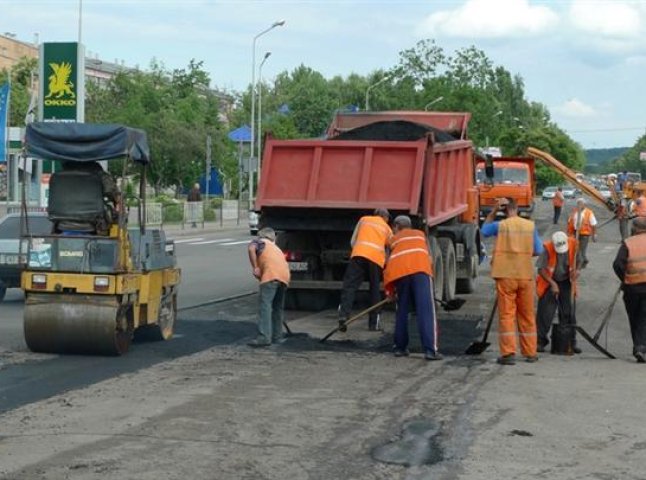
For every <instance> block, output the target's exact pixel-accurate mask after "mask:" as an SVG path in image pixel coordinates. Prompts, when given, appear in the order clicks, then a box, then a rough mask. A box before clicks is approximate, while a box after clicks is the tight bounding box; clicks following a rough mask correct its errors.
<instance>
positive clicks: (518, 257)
mask: <svg viewBox="0 0 646 480" xmlns="http://www.w3.org/2000/svg"><path fill="white" fill-rule="evenodd" d="M501 210H504V211H505V213H506V215H507V218H505V219H504V220H501V221H500V222H494V218H495V216H496V214H497V213H498V212H499V211H501ZM480 232H481V233H482V234H483V235H484V236H485V237H496V244H495V246H494V250H493V256H492V259H491V276H492V277H493V279H494V280H495V281H496V295H497V298H498V312H499V324H498V343H499V347H500V357H498V360H497V361H498V363H500V364H502V365H513V364H515V363H516V360H515V358H516V331H518V335H519V337H520V350H521V353H522V354H523V356H524V357H525V359H526V361H528V362H535V361H536V360H538V356H537V355H536V348H537V345H536V340H537V339H536V312H535V310H534V296H535V291H536V286H535V283H536V281H535V278H534V265H533V264H532V257H533V256H536V255H540V254H541V253H543V244H542V243H541V239H540V237H539V236H538V232H537V231H536V227H535V225H534V222H531V221H530V220H525V219H524V218H520V217H519V216H518V206H517V204H516V201H515V200H514V199H512V198H507V199H501V200H500V201H499V202H498V203H497V204H496V207H495V208H494V209H493V211H492V212H491V213H490V214H489V215H487V218H486V220H485V223H484V224H483V225H482V228H481V229H480Z"/></svg>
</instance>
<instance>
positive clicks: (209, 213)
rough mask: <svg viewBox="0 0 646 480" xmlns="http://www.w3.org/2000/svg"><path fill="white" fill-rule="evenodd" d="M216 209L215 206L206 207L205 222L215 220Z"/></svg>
mask: <svg viewBox="0 0 646 480" xmlns="http://www.w3.org/2000/svg"><path fill="white" fill-rule="evenodd" d="M215 218H216V217H215V210H214V209H213V208H205V209H204V221H205V222H214V221H215Z"/></svg>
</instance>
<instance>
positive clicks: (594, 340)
mask: <svg viewBox="0 0 646 480" xmlns="http://www.w3.org/2000/svg"><path fill="white" fill-rule="evenodd" d="M620 291H621V286H619V288H618V289H617V291H616V292H615V296H614V298H613V299H612V302H611V303H610V305H609V306H608V311H607V312H606V314H605V315H604V317H603V320H601V325H599V328H598V329H597V331H596V333H595V334H594V336H593V337H592V336H590V334H588V332H586V331H585V330H584V329H583V327H580V326H579V325H575V326H574V328H575V329H576V331H577V332H579V333H580V334H581V336H582V337H583V338H585V339H586V340H587V341H588V342H589V343H590V345H592V346H593V347H594V348H596V349H597V350H599V351H600V352H601V353H603V354H604V355H605V356H606V357H608V358H612V359H615V358H617V357H615V356H614V355H613V354H612V353H610V352H609V351H608V350H606V349H605V348H603V347H602V346H601V345H599V343H598V340H599V337H600V336H601V332H602V331H603V329H604V328H606V325H608V322H609V321H610V317H611V316H612V311H613V309H614V308H615V304H616V303H617V299H618V298H619V292H620Z"/></svg>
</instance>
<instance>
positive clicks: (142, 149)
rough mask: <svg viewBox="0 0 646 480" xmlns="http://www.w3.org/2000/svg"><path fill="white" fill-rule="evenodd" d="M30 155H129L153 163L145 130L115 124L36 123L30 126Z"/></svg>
mask: <svg viewBox="0 0 646 480" xmlns="http://www.w3.org/2000/svg"><path fill="white" fill-rule="evenodd" d="M25 144H26V148H27V154H28V155H31V156H33V157H37V158H43V159H47V160H62V161H73V162H95V161H101V160H112V159H116V158H123V157H129V158H130V159H131V160H132V161H133V162H137V163H141V164H144V165H145V164H148V163H150V148H149V147H148V139H147V137H146V132H144V131H143V130H139V129H136V128H130V127H124V126H122V125H113V124H105V125H104V124H93V123H75V122H60V123H59V122H37V123H31V124H29V125H27V133H26V135H25Z"/></svg>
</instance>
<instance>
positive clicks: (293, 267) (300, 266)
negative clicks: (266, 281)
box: [287, 262, 308, 272]
mask: <svg viewBox="0 0 646 480" xmlns="http://www.w3.org/2000/svg"><path fill="white" fill-rule="evenodd" d="M287 263H289V270H290V271H292V272H306V271H307V267H308V265H307V262H287Z"/></svg>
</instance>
